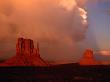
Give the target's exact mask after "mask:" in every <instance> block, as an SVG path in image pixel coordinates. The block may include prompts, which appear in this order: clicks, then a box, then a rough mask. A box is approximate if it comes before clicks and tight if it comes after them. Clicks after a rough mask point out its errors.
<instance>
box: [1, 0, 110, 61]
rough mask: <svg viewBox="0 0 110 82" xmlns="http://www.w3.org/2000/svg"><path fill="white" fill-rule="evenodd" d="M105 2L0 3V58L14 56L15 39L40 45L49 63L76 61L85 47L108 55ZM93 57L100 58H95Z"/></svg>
mask: <svg viewBox="0 0 110 82" xmlns="http://www.w3.org/2000/svg"><path fill="white" fill-rule="evenodd" d="M109 3H110V1H109V0H92V1H90V0H89V1H87V0H46V1H45V0H27V1H24V0H0V28H1V29H0V58H1V60H3V59H7V58H9V57H11V56H13V55H15V44H16V40H17V38H18V37H24V38H30V39H33V40H34V43H35V45H36V44H37V42H39V44H40V53H41V57H42V58H43V59H44V60H46V61H50V62H56V63H57V62H66V63H67V62H77V61H79V59H80V58H81V56H82V54H83V52H84V51H85V50H86V49H87V48H92V49H93V50H94V51H95V54H96V55H97V54H100V55H103V56H105V55H107V56H108V55H109V54H110V51H109V50H110V46H109V40H110V38H109V31H110V28H109V26H110V25H109V24H110V23H109V20H110V6H109ZM97 58H100V57H99V56H97Z"/></svg>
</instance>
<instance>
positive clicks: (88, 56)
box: [79, 49, 101, 65]
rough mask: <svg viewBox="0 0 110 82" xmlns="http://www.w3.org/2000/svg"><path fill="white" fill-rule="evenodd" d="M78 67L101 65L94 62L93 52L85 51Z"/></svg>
mask: <svg viewBox="0 0 110 82" xmlns="http://www.w3.org/2000/svg"><path fill="white" fill-rule="evenodd" d="M79 64H80V65H101V62H99V61H96V60H95V58H94V56H93V51H92V50H91V49H87V50H86V51H85V52H84V55H83V57H82V58H81V60H80V62H79Z"/></svg>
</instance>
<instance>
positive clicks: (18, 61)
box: [0, 38, 48, 66]
mask: <svg viewBox="0 0 110 82" xmlns="http://www.w3.org/2000/svg"><path fill="white" fill-rule="evenodd" d="M47 65H48V64H47V63H46V62H45V61H44V60H43V59H42V58H41V57H40V54H39V46H37V49H35V48H34V43H33V41H32V40H30V39H23V38H19V39H18V42H17V44H16V56H14V57H12V58H10V59H9V60H7V61H5V62H4V63H2V64H0V66H47Z"/></svg>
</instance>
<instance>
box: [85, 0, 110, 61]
mask: <svg viewBox="0 0 110 82" xmlns="http://www.w3.org/2000/svg"><path fill="white" fill-rule="evenodd" d="M87 8H88V16H89V18H88V22H89V29H88V32H87V40H88V41H87V42H88V44H89V46H90V47H91V48H93V49H94V51H95V53H96V55H99V57H98V56H97V58H98V59H103V60H106V58H105V57H101V56H107V57H108V56H109V55H110V44H109V41H110V36H109V33H110V14H109V12H110V0H99V1H97V3H93V2H92V3H91V2H89V4H88V5H87ZM90 40H92V41H90ZM107 60H110V57H108V58H107Z"/></svg>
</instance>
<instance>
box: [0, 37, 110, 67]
mask: <svg viewBox="0 0 110 82" xmlns="http://www.w3.org/2000/svg"><path fill="white" fill-rule="evenodd" d="M78 64H79V65H110V62H101V61H97V60H96V59H95V57H94V54H93V50H91V49H87V50H86V51H85V52H84V54H83V56H82V58H81V59H80V61H79V62H78ZM0 66H50V64H49V63H47V62H46V61H44V60H43V59H42V58H41V57H40V53H39V44H37V48H34V43H33V40H31V39H24V38H18V40H17V43H16V55H15V56H14V57H12V58H9V59H8V60H6V61H5V62H3V63H0Z"/></svg>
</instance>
